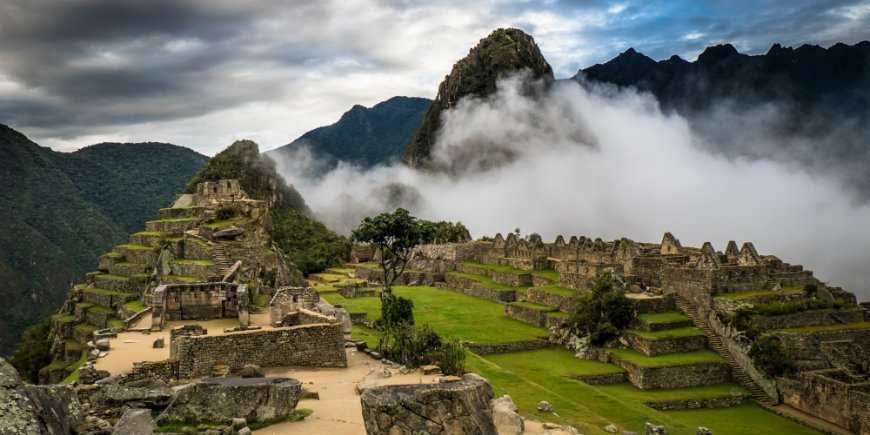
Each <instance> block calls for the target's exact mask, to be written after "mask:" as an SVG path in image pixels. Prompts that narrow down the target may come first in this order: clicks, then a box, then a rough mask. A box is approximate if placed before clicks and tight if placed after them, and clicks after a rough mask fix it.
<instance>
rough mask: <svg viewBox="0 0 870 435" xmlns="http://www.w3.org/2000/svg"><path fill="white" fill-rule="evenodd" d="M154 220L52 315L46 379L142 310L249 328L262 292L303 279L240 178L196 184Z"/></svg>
mask: <svg viewBox="0 0 870 435" xmlns="http://www.w3.org/2000/svg"><path fill="white" fill-rule="evenodd" d="M157 217H158V219H157V220H153V221H149V222H147V223H146V225H145V227H146V228H145V231H142V232H138V233H135V234H132V235H131V236H130V240H129V243H126V244H123V245H118V246H116V247H115V248H114V250H113V251H112V252H109V253H107V254H104V255H103V256H101V257H100V260H99V265H98V267H97V271H96V272H92V273H89V274H88V275H87V279H86V282H85V283H84V284H77V285H75V286H73V288H72V289H71V291H70V297H69V298H68V299H67V301H66V302H65V303H64V305H63V307H62V308H61V310H60V311H59V313H58V314H56V315H55V316H54V317H53V318H52V339H53V343H54V344H53V346H52V355H53V358H54V363H52V364H51V365H50V366H49V367H47V368H46V369H45V370H44V371H43V373H42V374H41V377H42V379H43V381H44V382H49V381H54V382H58V381H60V380H61V379H63V378H65V377H67V376H68V375H69V370H67V369H68V368H70V369H71V370H72V369H74V367H75V364H76V363H77V362H78V361H79V360H80V358H81V355H82V352H87V350H88V349H87V346H88V343H89V342H92V341H93V339H94V336H95V335H100V333H98V332H99V331H102V330H109V331H118V330H121V329H123V328H125V327H127V326H129V325H130V324H131V323H133V322H134V321H135V320H136V319H137V318H138V317H139V316H141V315H142V314H144V312H145V311H146V310H152V309H153V314H154V316H153V321H154V323H153V326H154V328H156V329H159V328H161V327H162V326H163V324H164V322H165V321H166V320H179V319H184V320H196V319H199V320H205V319H212V318H221V317H233V318H238V319H239V322H240V325H241V326H247V325H248V322H249V311H250V304H251V302H252V301H253V300H254V298H255V297H256V296H257V295H258V294H259V293H268V294H272V293H273V292H274V289H276V288H279V287H283V286H287V285H292V284H301V283H302V282H303V281H302V278H301V276H294V275H292V274H291V273H290V269H289V268H288V267H287V263H286V260H285V257H284V254H283V253H282V252H281V251H280V250H279V249H277V248H276V247H274V245H273V244H272V239H271V235H270V233H269V229H270V228H271V222H270V219H271V218H270V214H269V203H268V202H267V201H260V200H254V199H251V198H250V197H249V196H248V195H247V194H246V193H245V192H244V191H243V190H242V189H241V187H240V185H239V182H238V180H220V181H215V182H203V183H199V184H198V185H197V187H196V191H195V193H193V194H185V195H181V196H180V197H179V198H178V200H176V201H175V203H174V204H173V206H172V207H170V208H164V209H160V210H159V211H158V213H157ZM241 283H244V284H241ZM249 284H250V285H249ZM87 353H88V354H89V355H90V352H87Z"/></svg>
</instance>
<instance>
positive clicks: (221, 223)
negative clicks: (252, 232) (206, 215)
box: [173, 217, 244, 230]
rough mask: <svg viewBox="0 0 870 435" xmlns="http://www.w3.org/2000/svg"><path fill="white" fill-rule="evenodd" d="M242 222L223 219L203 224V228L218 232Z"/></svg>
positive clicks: (239, 219) (241, 219)
mask: <svg viewBox="0 0 870 435" xmlns="http://www.w3.org/2000/svg"><path fill="white" fill-rule="evenodd" d="M173 220H174V219H173ZM181 220H182V221H184V220H188V221H190V220H194V221H195V220H199V219H197V218H192V219H181ZM242 221H244V219H243V218H240V217H235V218H232V219H224V220H216V221H211V222H209V223H207V224H205V225H203V226H204V227H207V228H211V229H213V230H220V229H223V228H226V227H228V226H230V225H232V224H234V223H238V222H242Z"/></svg>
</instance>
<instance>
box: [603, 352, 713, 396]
mask: <svg viewBox="0 0 870 435" xmlns="http://www.w3.org/2000/svg"><path fill="white" fill-rule="evenodd" d="M614 363H615V364H616V365H618V366H619V367H622V368H623V369H625V370H626V371H627V372H628V380H629V381H630V382H631V383H632V384H634V386H636V387H638V388H640V389H642V390H651V389H658V388H683V387H694V386H698V385H713V384H720V383H722V382H725V381H726V380H728V371H729V370H728V366H727V365H726V364H724V363H701V364H687V365H679V366H667V367H641V366H638V365H636V364H632V363H630V362H628V361H624V360H620V359H614Z"/></svg>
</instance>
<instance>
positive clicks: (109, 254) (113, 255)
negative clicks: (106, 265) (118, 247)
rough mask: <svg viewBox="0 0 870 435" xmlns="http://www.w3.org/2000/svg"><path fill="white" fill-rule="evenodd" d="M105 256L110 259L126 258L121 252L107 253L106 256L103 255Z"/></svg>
mask: <svg viewBox="0 0 870 435" xmlns="http://www.w3.org/2000/svg"><path fill="white" fill-rule="evenodd" d="M103 256H104V257H109V258H121V257H123V256H124V254H122V253H120V252H115V251H112V252H106V253H105V254H103Z"/></svg>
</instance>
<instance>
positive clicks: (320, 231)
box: [185, 140, 350, 274]
mask: <svg viewBox="0 0 870 435" xmlns="http://www.w3.org/2000/svg"><path fill="white" fill-rule="evenodd" d="M231 178H237V179H239V180H240V183H241V186H242V189H243V190H244V191H245V192H248V194H249V195H251V197H253V198H254V199H261V200H266V201H269V203H270V206H271V208H272V209H271V213H272V225H273V228H272V238H273V240H274V241H275V243H276V244H277V245H278V247H279V248H281V249H282V250H283V251H284V253H286V254H287V256H288V257H289V259H290V261H292V262H293V263H294V264H295V265H296V267H298V268H299V270H300V271H302V272H304V273H306V274H307V273H310V272H319V271H322V270H323V269H325V268H327V267H330V266H334V265H338V264H341V262H342V261H344V260H345V259H346V257H347V255H348V253H349V252H350V242H349V241H348V240H347V239H346V238H344V237H341V236H339V235H338V234H336V233H334V232H332V231H330V230H329V229H327V228H326V227H325V226H324V225H323V224H322V223H320V222H318V221H316V220H314V219H313V218H312V217H311V211H310V210H309V209H308V206H307V205H305V200H304V199H303V198H302V195H300V194H299V192H298V191H297V190H296V189H295V188H293V186H288V185H287V183H286V182H285V181H284V179H283V178H281V176H280V175H278V172H277V171H276V170H275V161H274V160H272V159H271V158H270V157H269V156H266V155H261V154H260V152H259V148H258V146H257V144H256V143H254V142H251V141H248V140H243V141H238V142H236V143H234V144H232V145H231V146H230V147H229V148H227V149H226V150H224V151H221V152H220V153H218V154H217V155H215V156H214V157H213V158H212V159H211V160H209V162H208V164H207V165H206V166H205V167H203V168H202V170H200V171H199V172H198V173H197V174H196V175H195V176H194V177H193V178H192V179H191V180H190V182H189V183H188V184H187V187H186V189H185V193H193V191H194V189H195V187H196V184H197V183H199V182H202V181H218V180H223V179H231ZM291 267H292V266H291Z"/></svg>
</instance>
